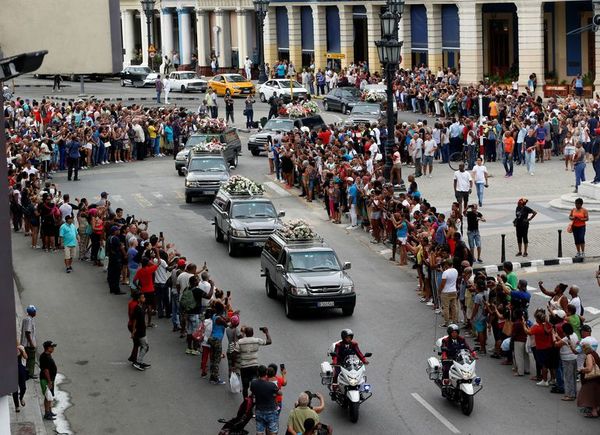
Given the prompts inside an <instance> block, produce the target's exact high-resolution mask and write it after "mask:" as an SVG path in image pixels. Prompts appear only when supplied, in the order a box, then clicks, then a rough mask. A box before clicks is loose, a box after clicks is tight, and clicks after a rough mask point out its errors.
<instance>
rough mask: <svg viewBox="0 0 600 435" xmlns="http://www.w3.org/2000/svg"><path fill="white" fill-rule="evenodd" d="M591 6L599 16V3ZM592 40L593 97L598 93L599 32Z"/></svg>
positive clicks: (599, 87)
mask: <svg viewBox="0 0 600 435" xmlns="http://www.w3.org/2000/svg"><path fill="white" fill-rule="evenodd" d="M592 5H593V8H594V10H593V12H594V15H600V3H597V2H593V3H592ZM594 39H595V40H596V45H595V50H594V56H595V57H594V73H595V79H594V95H596V94H597V93H599V92H600V32H596V33H595V34H594Z"/></svg>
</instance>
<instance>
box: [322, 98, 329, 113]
mask: <svg viewBox="0 0 600 435" xmlns="http://www.w3.org/2000/svg"><path fill="white" fill-rule="evenodd" d="M323 110H325V112H329V103H328V102H327V100H323Z"/></svg>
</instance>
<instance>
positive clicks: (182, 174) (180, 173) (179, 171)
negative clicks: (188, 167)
mask: <svg viewBox="0 0 600 435" xmlns="http://www.w3.org/2000/svg"><path fill="white" fill-rule="evenodd" d="M177 173H178V174H179V176H180V177H183V176H184V175H185V174H184V173H183V171H182V170H181V169H177Z"/></svg>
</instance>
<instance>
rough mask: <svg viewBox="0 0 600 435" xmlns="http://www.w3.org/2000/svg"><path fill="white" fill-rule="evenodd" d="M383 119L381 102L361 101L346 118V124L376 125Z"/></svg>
mask: <svg viewBox="0 0 600 435" xmlns="http://www.w3.org/2000/svg"><path fill="white" fill-rule="evenodd" d="M381 120H382V111H381V105H380V104H379V103H367V102H365V101H361V102H359V103H357V104H356V105H355V106H354V107H353V108H352V111H351V112H350V116H348V118H346V120H345V121H344V124H345V125H347V126H355V125H358V124H365V125H376V124H378V123H379V121H381Z"/></svg>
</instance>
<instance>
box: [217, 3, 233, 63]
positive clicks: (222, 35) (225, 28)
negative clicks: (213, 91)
mask: <svg viewBox="0 0 600 435" xmlns="http://www.w3.org/2000/svg"><path fill="white" fill-rule="evenodd" d="M215 16H216V17H217V20H216V27H218V31H217V32H218V41H219V43H218V48H219V52H218V53H217V58H218V59H219V68H229V67H231V30H230V24H231V22H230V21H229V11H226V10H223V9H215Z"/></svg>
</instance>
